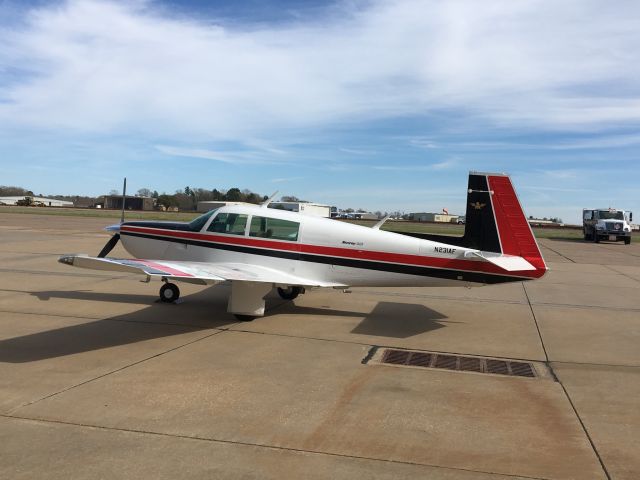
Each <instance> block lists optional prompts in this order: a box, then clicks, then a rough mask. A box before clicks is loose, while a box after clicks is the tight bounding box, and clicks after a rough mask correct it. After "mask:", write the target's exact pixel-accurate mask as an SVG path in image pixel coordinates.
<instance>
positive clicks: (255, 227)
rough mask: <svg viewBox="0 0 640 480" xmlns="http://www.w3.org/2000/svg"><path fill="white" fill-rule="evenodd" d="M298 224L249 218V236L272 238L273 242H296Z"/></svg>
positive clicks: (272, 219) (262, 218)
mask: <svg viewBox="0 0 640 480" xmlns="http://www.w3.org/2000/svg"><path fill="white" fill-rule="evenodd" d="M299 230H300V224H299V223H298V222H290V221H289V220H280V219H279V218H268V217H257V216H255V215H254V216H253V217H251V227H250V228H249V236H251V237H263V238H272V239H274V240H288V241H290V242H295V241H297V240H298V231H299Z"/></svg>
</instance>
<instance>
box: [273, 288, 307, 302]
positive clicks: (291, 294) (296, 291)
mask: <svg viewBox="0 0 640 480" xmlns="http://www.w3.org/2000/svg"><path fill="white" fill-rule="evenodd" d="M301 293H303V289H302V287H287V288H280V287H278V295H280V298H282V299H283V300H293V299H294V298H296V297H297V296H298V295H300V294H301Z"/></svg>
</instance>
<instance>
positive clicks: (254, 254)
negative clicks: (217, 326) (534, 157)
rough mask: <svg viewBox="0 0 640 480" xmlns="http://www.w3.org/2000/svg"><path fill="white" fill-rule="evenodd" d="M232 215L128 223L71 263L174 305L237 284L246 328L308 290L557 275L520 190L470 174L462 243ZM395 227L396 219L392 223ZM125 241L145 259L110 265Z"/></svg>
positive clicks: (240, 208) (293, 216) (275, 214)
mask: <svg viewBox="0 0 640 480" xmlns="http://www.w3.org/2000/svg"><path fill="white" fill-rule="evenodd" d="M268 203H269V200H268V201H266V202H265V203H263V204H262V205H256V206H253V205H251V206H249V205H230V206H225V207H222V208H218V209H217V210H212V211H210V212H208V213H206V214H204V215H202V216H200V217H198V218H196V219H195V220H193V221H192V222H190V223H186V222H185V223H178V222H152V221H145V222H123V223H120V224H118V225H112V226H110V227H106V230H107V231H109V232H111V233H112V234H113V237H112V238H111V239H110V240H109V242H107V244H106V245H105V246H104V248H103V249H102V251H101V252H100V253H99V254H98V256H97V257H89V256H86V255H77V254H74V255H63V256H61V257H60V259H59V261H60V262H61V263H64V264H67V265H73V266H75V267H81V268H91V269H97V270H115V271H123V272H135V273H141V274H144V275H146V276H147V280H149V279H151V278H159V279H161V280H162V282H163V283H164V285H163V286H162V288H161V289H160V299H161V300H162V301H165V302H174V301H175V300H177V299H178V297H179V295H180V291H179V289H178V287H177V286H176V285H175V284H174V283H170V281H180V282H188V283H196V284H201V285H209V284H216V283H221V282H231V296H230V298H229V304H228V309H227V310H228V311H229V312H230V313H233V314H235V315H236V316H237V317H238V318H239V319H240V320H251V319H253V318H255V317H257V316H262V315H264V306H265V301H264V297H265V296H266V295H267V294H268V293H269V292H270V291H271V290H272V289H273V288H274V287H276V288H277V289H278V293H279V294H280V296H281V297H282V298H285V299H293V298H296V297H297V296H298V294H300V293H303V292H304V291H305V289H307V288H314V287H328V288H339V289H345V288H347V287H356V286H396V287H415V286H418V287H420V286H425V287H430V286H437V287H441V286H460V285H467V286H481V285H485V284H495V283H504V282H514V281H523V280H533V279H536V278H540V277H542V276H543V275H544V274H545V272H546V270H547V267H546V265H545V262H544V259H543V258H542V255H541V253H540V249H539V248H538V244H537V242H536V239H535V237H534V236H533V233H532V232H531V228H530V227H529V223H528V222H527V219H526V217H525V215H524V212H523V211H522V207H521V206H520V203H519V201H518V198H517V196H516V193H515V191H514V189H513V185H512V184H511V180H510V178H509V177H508V176H506V175H504V174H493V173H475V172H472V173H470V174H469V188H468V191H467V211H466V225H465V232H464V235H463V236H462V237H454V236H446V235H431V234H419V233H395V232H388V231H382V230H380V226H381V225H382V223H384V220H382V221H381V222H378V224H376V225H375V226H374V227H373V228H369V227H364V226H361V225H353V224H349V223H343V222H339V221H336V220H331V219H328V218H320V217H312V216H306V215H302V214H299V213H293V212H287V211H283V210H276V209H271V208H267V206H268ZM385 220H386V219H385ZM120 239H121V240H122V243H123V246H124V248H125V249H126V250H127V251H128V252H129V253H130V254H131V255H133V256H134V257H135V259H118V258H109V257H107V255H108V254H109V252H110V251H111V250H112V249H113V247H114V246H115V245H116V243H117V242H118V240H120Z"/></svg>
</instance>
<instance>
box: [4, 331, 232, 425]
mask: <svg viewBox="0 0 640 480" xmlns="http://www.w3.org/2000/svg"><path fill="white" fill-rule="evenodd" d="M223 331H224V330H218V331H216V332H213V333H210V334H209V335H204V336H202V337H199V338H196V339H195V340H191V341H189V342H186V343H183V344H181V345H178V346H175V347H172V348H170V349H168V350H165V351H162V352H159V353H156V354H154V355H150V356H148V357H145V358H143V359H141V360H137V361H135V362H132V363H129V364H127V365H124V366H122V367H119V368H116V369H114V370H111V371H109V372H106V373H103V374H101V375H98V376H96V377H93V378H90V379H88V380H85V381H83V382H79V383H76V384H74V385H70V386H68V387H65V388H63V389H61V390H58V391H56V392H53V393H50V394H48V395H45V396H43V397H41V398H38V399H36V400H32V401H30V402H26V403H23V404H21V405H18V406H17V407H15V408H13V409H11V410H9V411H8V414H9V415H11V414H12V413H13V412H16V411H18V410H20V409H21V408H23V407H27V406H30V405H34V404H36V403H38V402H41V401H43V400H46V399H48V398H51V397H55V396H56V395H59V394H61V393H64V392H68V391H69V390H73V389H74V388H78V387H81V386H82V385H86V384H88V383H91V382H94V381H96V380H99V379H101V378H104V377H107V376H109V375H112V374H114V373H118V372H121V371H123V370H126V369H127V368H130V367H133V366H136V365H140V364H141V363H144V362H147V361H149V360H153V359H154V358H158V357H161V356H163V355H166V354H167V353H171V352H174V351H176V350H179V349H181V348H184V347H187V346H189V345H193V344H194V343H197V342H200V341H202V340H205V339H207V338H210V337H213V336H214V335H218V334H220V333H222V332H223Z"/></svg>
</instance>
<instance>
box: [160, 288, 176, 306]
mask: <svg viewBox="0 0 640 480" xmlns="http://www.w3.org/2000/svg"><path fill="white" fill-rule="evenodd" d="M178 298H180V289H179V288H178V286H177V285H176V284H175V283H165V284H164V285H163V286H162V287H161V288H160V300H162V301H163V302H166V303H173V302H175V301H176V300H178Z"/></svg>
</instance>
